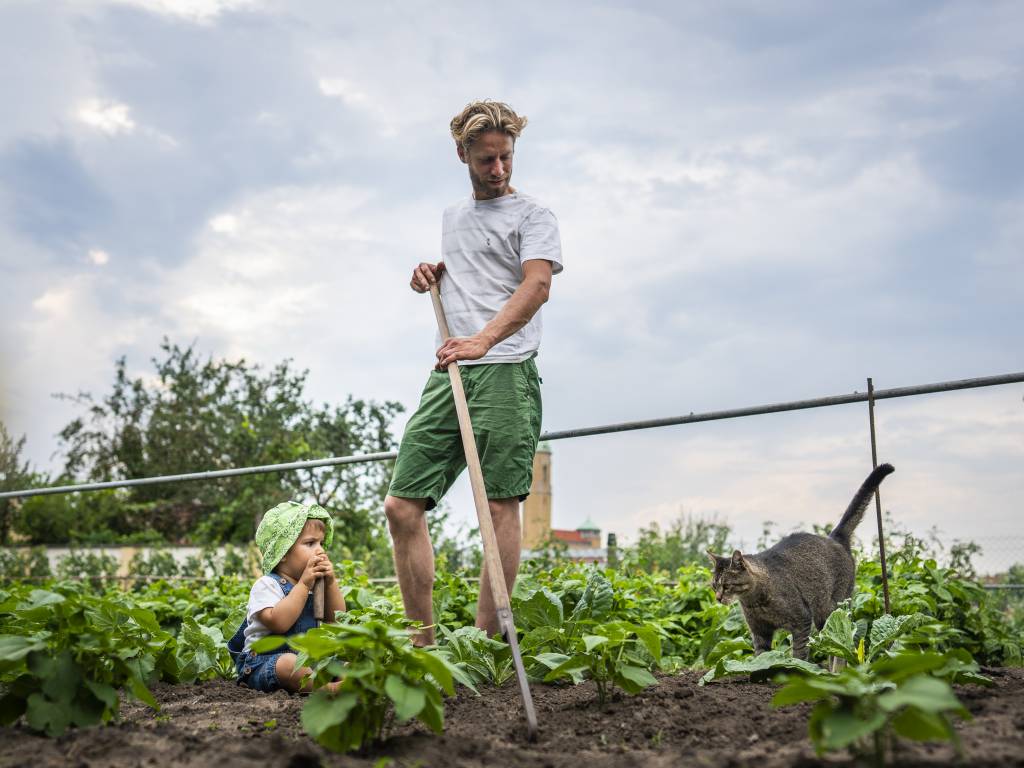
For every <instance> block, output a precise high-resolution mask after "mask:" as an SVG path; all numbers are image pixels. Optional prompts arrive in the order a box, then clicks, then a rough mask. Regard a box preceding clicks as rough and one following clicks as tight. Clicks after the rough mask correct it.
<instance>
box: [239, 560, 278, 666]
mask: <svg viewBox="0 0 1024 768" xmlns="http://www.w3.org/2000/svg"><path fill="white" fill-rule="evenodd" d="M287 583H288V582H286V581H285V580H284V579H283V578H282V577H280V576H277V575H269V576H260V577H259V578H258V579H257V580H256V583H255V584H253V585H252V589H251V590H249V607H248V608H247V609H246V615H245V617H246V618H247V619H248V620H249V625H248V626H247V627H246V628H245V649H244V650H246V651H248V650H249V649H250V648H251V647H252V644H253V643H255V642H256V641H257V640H259V639H260V638H261V637H266V636H267V635H269V634H272V633H271V631H270V630H269V629H267V627H266V626H265V625H264V624H263V623H262V622H261V621H260V620H259V619H257V618H256V614H257V613H259V612H260V611H262V610H263V609H264V608H272V607H273V606H275V605H277V604H278V603H279V602H281V601H282V600H284V587H283V586H281V585H282V584H287Z"/></svg>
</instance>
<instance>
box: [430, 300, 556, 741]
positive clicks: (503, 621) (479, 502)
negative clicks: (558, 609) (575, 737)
mask: <svg viewBox="0 0 1024 768" xmlns="http://www.w3.org/2000/svg"><path fill="white" fill-rule="evenodd" d="M430 298H432V299H433V300H434V314H435V315H437V327H438V328H439V329H440V331H441V341H442V343H443V342H445V341H447V340H448V338H449V337H450V336H451V333H450V332H449V331H448V321H447V320H446V319H445V316H444V307H443V306H442V305H441V295H440V293H438V290H437V284H436V283H434V284H433V285H431V286H430ZM448 376H449V377H450V378H451V381H452V395H453V396H454V397H455V411H456V413H457V414H458V416H459V430H460V432H461V433H462V447H463V450H465V452H466V465H467V466H468V467H469V482H470V485H472V486H473V501H474V503H475V504H476V516H477V519H478V520H479V521H480V537H481V538H482V539H483V545H484V562H485V563H486V564H487V575H488V577H489V580H490V582H491V583H490V587H491V594H492V595H493V596H494V605H495V607H496V608H497V610H498V626H499V627H501V632H502V634H503V635H504V636H505V641H506V642H507V643H508V645H509V648H511V649H512V661H513V663H514V664H515V667H516V678H517V679H518V680H519V691H520V693H522V696H523V709H524V710H525V711H526V734H527V737H528V738H529V740H530V741H536V739H537V713H536V712H534V709H533V697H532V696H531V695H530V685H529V683H527V681H526V670H525V669H524V668H523V657H522V656H521V655H520V654H519V638H518V637H517V636H516V626H515V623H514V622H513V620H512V605H511V603H510V602H509V598H508V588H507V587H506V586H505V571H504V569H503V568H502V567H501V557H500V556H499V555H498V539H497V537H496V536H495V535H494V524H493V522H492V521H491V508H490V507H489V506H488V505H487V492H486V491H485V490H484V473H483V470H482V469H481V468H480V456H479V455H478V454H477V451H476V440H475V439H474V438H473V425H472V423H471V422H470V420H469V406H468V405H467V404H466V391H465V390H464V389H463V388H462V374H461V373H460V372H459V364H458V363H449V364H448ZM486 588H487V585H486V584H481V585H480V589H486Z"/></svg>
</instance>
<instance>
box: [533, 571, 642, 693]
mask: <svg viewBox="0 0 1024 768" xmlns="http://www.w3.org/2000/svg"><path fill="white" fill-rule="evenodd" d="M563 573H565V572H563ZM569 573H570V574H572V576H573V577H574V578H572V579H566V580H565V581H563V582H562V584H561V589H560V594H559V593H557V592H555V591H553V590H552V589H550V588H548V587H543V586H542V587H540V588H539V589H537V590H535V591H533V592H532V593H530V594H524V593H523V591H518V600H517V601H516V605H515V606H514V610H515V611H516V619H517V621H518V622H519V627H520V628H521V629H522V630H523V631H524V635H523V637H522V640H521V641H520V647H521V650H522V653H523V661H524V664H526V665H527V672H528V673H529V674H530V675H531V677H533V678H535V679H541V680H544V681H545V682H551V681H555V680H561V679H568V680H571V681H572V682H574V683H579V682H582V681H583V680H593V681H594V684H595V685H596V687H597V695H598V704H599V706H604V704H605V701H606V700H607V696H608V693H609V691H610V690H611V689H612V688H614V687H618V688H621V689H622V690H624V691H626V692H627V693H631V694H635V693H638V692H639V691H641V690H643V689H644V688H646V687H648V686H650V685H654V684H655V683H656V682H657V681H656V680H655V678H654V676H653V675H652V674H651V672H650V670H651V668H653V667H656V666H657V665H658V664H660V662H661V634H662V633H661V629H660V628H659V626H658V625H657V624H656V623H655V622H650V621H648V622H638V623H633V622H630V621H625V620H621V619H618V620H614V619H612V614H613V610H614V603H615V592H614V588H613V586H612V582H611V581H610V580H609V579H608V577H607V576H606V575H605V574H603V573H601V572H600V571H598V570H596V569H588V570H586V571H583V572H582V573H580V572H576V573H573V572H572V571H569ZM583 576H585V578H586V580H585V582H584V583H583V588H582V590H580V591H578V592H577V590H578V587H579V580H580V579H579V577H583ZM577 595H578V596H577ZM619 615H622V614H619Z"/></svg>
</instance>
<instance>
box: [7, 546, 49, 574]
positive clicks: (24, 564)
mask: <svg viewBox="0 0 1024 768" xmlns="http://www.w3.org/2000/svg"><path fill="white" fill-rule="evenodd" d="M51 575H52V574H51V572H50V559H49V558H48V557H47V556H46V548H45V547H17V548H15V547H11V548H6V547H5V548H2V549H0V581H10V580H12V579H31V580H34V581H45V580H46V579H49V578H50V576H51Z"/></svg>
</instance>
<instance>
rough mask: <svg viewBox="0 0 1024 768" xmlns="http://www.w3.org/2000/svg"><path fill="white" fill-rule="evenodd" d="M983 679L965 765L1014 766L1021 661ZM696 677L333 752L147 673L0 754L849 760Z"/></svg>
mask: <svg viewBox="0 0 1024 768" xmlns="http://www.w3.org/2000/svg"><path fill="white" fill-rule="evenodd" d="M985 671H986V673H987V674H989V675H990V676H991V677H992V679H993V680H994V683H995V685H994V686H993V687H991V688H979V687H975V686H965V687H962V688H959V689H958V690H957V694H958V695H959V696H960V699H961V701H962V702H963V703H964V704H965V706H966V707H967V708H968V709H969V710H970V711H971V713H972V714H973V716H974V717H973V720H971V721H969V722H965V723H962V724H961V725H960V726H958V730H959V733H960V737H961V740H962V743H963V748H964V752H965V758H966V764H967V765H970V766H1024V670H1020V669H988V670H985ZM698 678H699V675H698V674H697V673H694V672H686V673H684V674H681V675H677V676H671V677H663V678H661V680H660V683H659V685H658V686H656V687H654V688H651V689H649V690H647V691H646V692H644V693H642V694H640V695H639V696H635V697H628V696H623V697H616V698H614V699H613V700H612V701H611V702H610V703H609V705H608V706H607V707H605V708H604V709H599V708H598V707H597V703H596V692H595V690H594V688H593V687H592V685H590V684H585V685H581V686H577V687H566V686H557V687H556V686H542V685H537V686H533V688H532V691H533V696H534V703H535V705H536V708H537V715H538V719H539V721H540V737H539V739H538V741H537V742H536V743H533V744H530V743H528V742H527V741H526V738H525V726H524V721H523V717H522V710H521V704H520V699H519V691H518V689H517V688H516V687H515V684H514V683H512V684H509V685H506V686H505V687H503V688H501V689H485V690H483V691H482V695H481V696H479V697H477V696H474V695H473V694H472V693H471V692H468V691H461V692H460V694H459V695H458V696H457V697H456V698H454V699H451V700H449V701H448V703H447V705H446V712H445V726H446V730H445V733H444V735H443V736H435V735H434V734H432V733H430V732H429V731H427V730H426V729H425V728H424V727H423V726H421V725H418V724H415V723H412V724H408V723H407V724H403V725H398V726H396V727H395V728H393V729H392V731H391V733H390V735H389V737H388V738H387V740H386V741H384V742H383V743H382V744H380V745H378V746H377V747H375V748H373V749H371V750H368V751H366V752H365V753H361V754H354V755H335V754H332V753H330V752H327V751H326V750H324V749H322V748H321V747H319V746H318V745H317V744H316V743H314V742H313V741H312V740H311V739H309V737H308V736H306V734H305V732H304V731H303V729H302V725H301V724H300V722H299V713H300V711H301V709H302V701H303V699H302V698H301V697H299V696H290V695H288V694H286V693H284V692H278V693H275V694H271V695H268V694H263V693H257V692H255V691H251V690H249V689H247V688H242V687H240V686H238V685H236V684H234V683H230V682H224V681H215V682H208V683H202V684H199V685H188V686H186V685H178V686H170V685H159V686H157V687H156V689H155V690H154V693H155V695H156V697H157V699H158V700H159V702H160V704H161V709H160V711H159V712H154V711H153V710H151V709H149V708H148V707H146V706H145V705H142V704H139V703H138V702H135V701H126V702H124V705H123V707H122V712H121V720H120V722H118V723H116V724H112V725H108V726H105V727H97V728H89V729H82V730H75V731H71V732H69V733H67V734H66V735H65V736H63V737H62V738H59V739H47V738H44V737H41V736H38V735H36V734H34V733H33V732H31V731H30V730H29V729H28V728H26V727H25V726H24V725H23V724H19V725H16V726H14V727H10V728H0V766H4V767H6V766H29V765H30V766H33V768H47V767H49V766H75V767H81V768H85V767H86V766H114V767H117V768H120V767H121V766H124V767H127V766H151V765H161V766H162V765H184V766H211V767H214V766H215V767H216V768H227V767H228V766H253V768H256V767H257V766H258V767H259V768H273V767H274V766H280V767H281V768H285V767H288V768H303V767H305V766H321V765H326V766H347V767H351V768H357V767H359V768H371V767H373V768H383V767H384V766H392V768H414V767H416V768H427V767H429V766H466V767H467V768H469V767H470V766H471V767H473V768H477V767H478V766H480V767H482V766H501V767H502V768H519V767H520V766H522V767H524V768H525V766H531V767H533V766H537V767H539V768H562V767H563V766H566V767H568V766H572V768H648V767H649V768H655V767H658V768H661V767H665V768H667V767H668V766H679V765H693V766H757V767H758V768H774V767H776V766H813V765H842V764H849V762H850V760H849V758H848V757H847V756H846V755H845V754H843V755H834V756H830V757H827V758H825V759H823V760H820V759H818V758H817V757H816V756H815V754H814V750H813V749H812V747H811V745H810V742H809V740H808V739H807V713H808V711H809V708H808V706H807V705H798V706H795V707H787V708H785V709H781V710H776V709H773V708H772V707H771V706H770V704H769V701H770V699H771V697H772V693H773V690H774V687H773V686H771V685H765V684H753V683H749V682H745V681H733V682H724V683H714V684H711V685H708V686H706V687H703V688H701V687H699V686H698V685H697V680H698ZM892 758H893V759H892V763H891V764H894V765H900V766H939V765H947V764H949V763H951V762H954V761H955V759H956V754H955V752H954V750H953V748H952V747H951V746H950V745H948V744H917V743H906V742H904V743H900V744H898V745H896V747H895V751H894V753H893V755H892Z"/></svg>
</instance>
